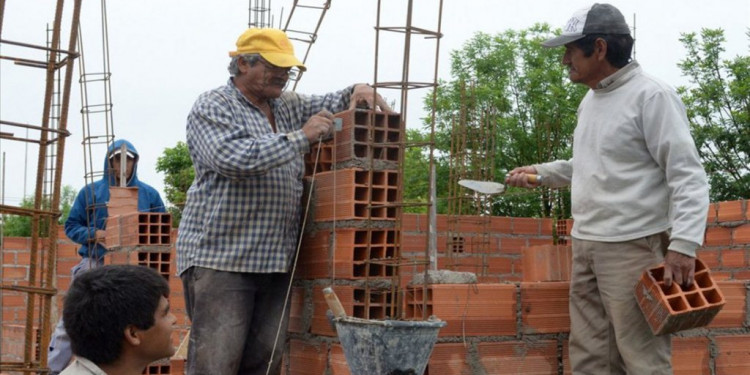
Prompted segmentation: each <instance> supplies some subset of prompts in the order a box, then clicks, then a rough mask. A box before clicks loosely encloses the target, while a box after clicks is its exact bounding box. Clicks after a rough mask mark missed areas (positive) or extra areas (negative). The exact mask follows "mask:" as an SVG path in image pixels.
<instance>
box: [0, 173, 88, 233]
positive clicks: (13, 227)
mask: <svg viewBox="0 0 750 375" xmlns="http://www.w3.org/2000/svg"><path fill="white" fill-rule="evenodd" d="M75 199H76V191H75V189H74V188H73V187H72V186H70V185H64V186H63V187H62V191H61V192H60V207H59V208H60V212H61V215H60V219H59V220H58V223H59V224H60V225H63V224H65V220H67V219H68V215H70V208H71V206H72V205H73V201H74V200H75ZM43 206H47V205H46V204H45V205H43ZM19 207H21V208H34V197H25V198H23V199H22V200H21V203H20V204H19ZM44 227H45V225H41V226H40V235H45V233H46V230H45V229H44ZM3 235H4V236H6V237H31V217H30V216H21V215H5V218H4V220H3Z"/></svg>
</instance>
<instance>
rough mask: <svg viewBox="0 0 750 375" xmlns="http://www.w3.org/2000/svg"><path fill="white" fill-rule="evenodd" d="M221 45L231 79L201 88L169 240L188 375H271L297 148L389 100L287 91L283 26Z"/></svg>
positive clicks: (361, 92)
mask: <svg viewBox="0 0 750 375" xmlns="http://www.w3.org/2000/svg"><path fill="white" fill-rule="evenodd" d="M229 55H230V56H231V57H232V59H231V62H230V64H229V73H230V74H231V76H232V77H231V78H229V81H228V82H227V84H226V85H225V86H222V87H219V88H217V89H214V90H211V91H208V92H206V93H204V94H202V95H201V96H200V97H199V98H198V100H197V101H196V102H195V104H194V106H193V109H192V110H191V111H190V115H189V116H188V121H187V144H188V148H189V150H190V157H191V158H192V160H193V166H194V167H195V180H194V182H193V185H192V186H191V187H190V189H189V190H188V194H187V202H186V204H185V210H184V212H183V216H182V221H181V223H180V228H179V234H178V238H177V268H178V270H177V272H178V274H179V275H180V277H181V278H182V281H183V284H184V288H185V301H186V305H187V311H188V315H189V316H190V319H191V322H192V327H191V333H190V345H189V349H188V363H187V374H189V375H193V374H224V375H230V374H247V375H255V374H267V373H272V374H278V373H279V370H280V366H279V365H280V362H281V354H282V348H283V347H284V341H285V340H284V339H285V337H286V336H285V335H286V330H287V323H288V319H289V309H288V308H287V309H284V302H285V300H286V295H287V289H288V287H289V283H290V279H291V277H292V275H291V274H290V266H291V264H292V261H293V259H294V255H295V250H296V248H297V241H298V239H299V235H300V217H301V211H302V207H301V202H302V199H301V198H302V185H303V184H302V178H303V175H304V171H305V166H304V160H303V154H305V153H307V152H309V150H310V145H311V144H313V143H315V142H319V141H320V140H321V139H326V138H328V137H329V136H330V135H331V134H332V131H333V128H332V124H333V114H332V113H335V112H340V111H343V110H346V109H348V108H353V107H355V106H359V105H362V104H366V105H368V106H369V107H370V108H376V107H379V108H380V109H381V110H384V111H390V108H389V107H388V105H387V104H386V103H385V101H384V100H383V99H382V98H381V97H380V96H377V95H375V93H374V90H373V88H371V87H369V86H368V85H364V84H360V85H353V86H350V87H347V88H345V89H343V90H341V91H336V92H332V93H328V94H325V95H311V96H308V95H301V94H298V93H295V92H291V91H284V87H285V86H286V84H287V81H288V80H289V78H290V75H291V74H292V73H293V72H292V70H291V69H292V68H295V67H296V68H297V69H300V70H302V71H304V70H305V69H306V68H305V66H304V65H303V64H302V62H300V61H299V60H298V59H297V58H296V57H295V56H294V51H293V48H292V45H291V43H290V42H289V39H288V38H287V36H286V34H284V32H283V31H281V30H276V29H248V30H247V31H245V32H244V33H243V34H242V35H240V37H239V38H238V39H237V49H236V50H235V51H232V52H230V53H229ZM277 333H279V334H280V335H281V337H277Z"/></svg>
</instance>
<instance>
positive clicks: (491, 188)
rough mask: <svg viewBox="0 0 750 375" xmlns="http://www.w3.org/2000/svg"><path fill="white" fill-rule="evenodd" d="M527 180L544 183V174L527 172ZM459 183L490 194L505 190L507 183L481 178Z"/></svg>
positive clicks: (500, 192) (478, 191)
mask: <svg viewBox="0 0 750 375" xmlns="http://www.w3.org/2000/svg"><path fill="white" fill-rule="evenodd" d="M526 180H527V181H529V183H534V182H538V183H542V176H540V175H536V174H527V175H526ZM458 184H459V185H461V186H463V187H465V188H467V189H470V190H474V191H476V192H477V193H481V194H488V195H498V194H502V193H504V192H505V185H503V184H501V183H499V182H493V181H479V180H459V181H458Z"/></svg>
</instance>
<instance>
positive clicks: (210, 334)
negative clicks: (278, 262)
mask: <svg viewBox="0 0 750 375" xmlns="http://www.w3.org/2000/svg"><path fill="white" fill-rule="evenodd" d="M180 277H181V278H182V283H183V286H184V289H185V305H186V308H187V312H188V316H189V317H190V320H191V328H190V343H189V346H188V360H187V371H186V373H187V375H235V374H238V375H239V374H241V375H265V374H266V371H267V370H268V366H269V362H270V361H271V357H272V356H273V361H272V363H271V364H270V366H271V367H272V368H271V371H270V372H269V373H270V374H273V375H276V374H279V373H280V370H281V355H282V353H283V351H284V347H285V342H286V331H287V325H288V322H289V307H288V306H287V308H286V310H285V311H284V300H285V297H286V294H287V288H288V286H289V280H290V279H289V278H290V274H288V273H266V274H263V273H238V272H225V271H217V270H212V269H208V268H203V267H190V268H188V269H187V270H186V271H185V272H183V273H182V275H181V276H180ZM279 324H281V330H280V331H279ZM277 332H280V336H279V339H278V342H277V343H276V348H275V350H274V342H275V340H276V335H277Z"/></svg>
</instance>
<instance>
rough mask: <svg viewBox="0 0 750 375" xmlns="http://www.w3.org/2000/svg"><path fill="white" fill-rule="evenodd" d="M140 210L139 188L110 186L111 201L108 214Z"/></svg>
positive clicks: (114, 214)
mask: <svg viewBox="0 0 750 375" xmlns="http://www.w3.org/2000/svg"><path fill="white" fill-rule="evenodd" d="M136 212H138V188H137V187H116V186H111V187H110V188H109V202H107V215H108V216H110V217H111V216H117V215H125V214H131V213H136Z"/></svg>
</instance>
